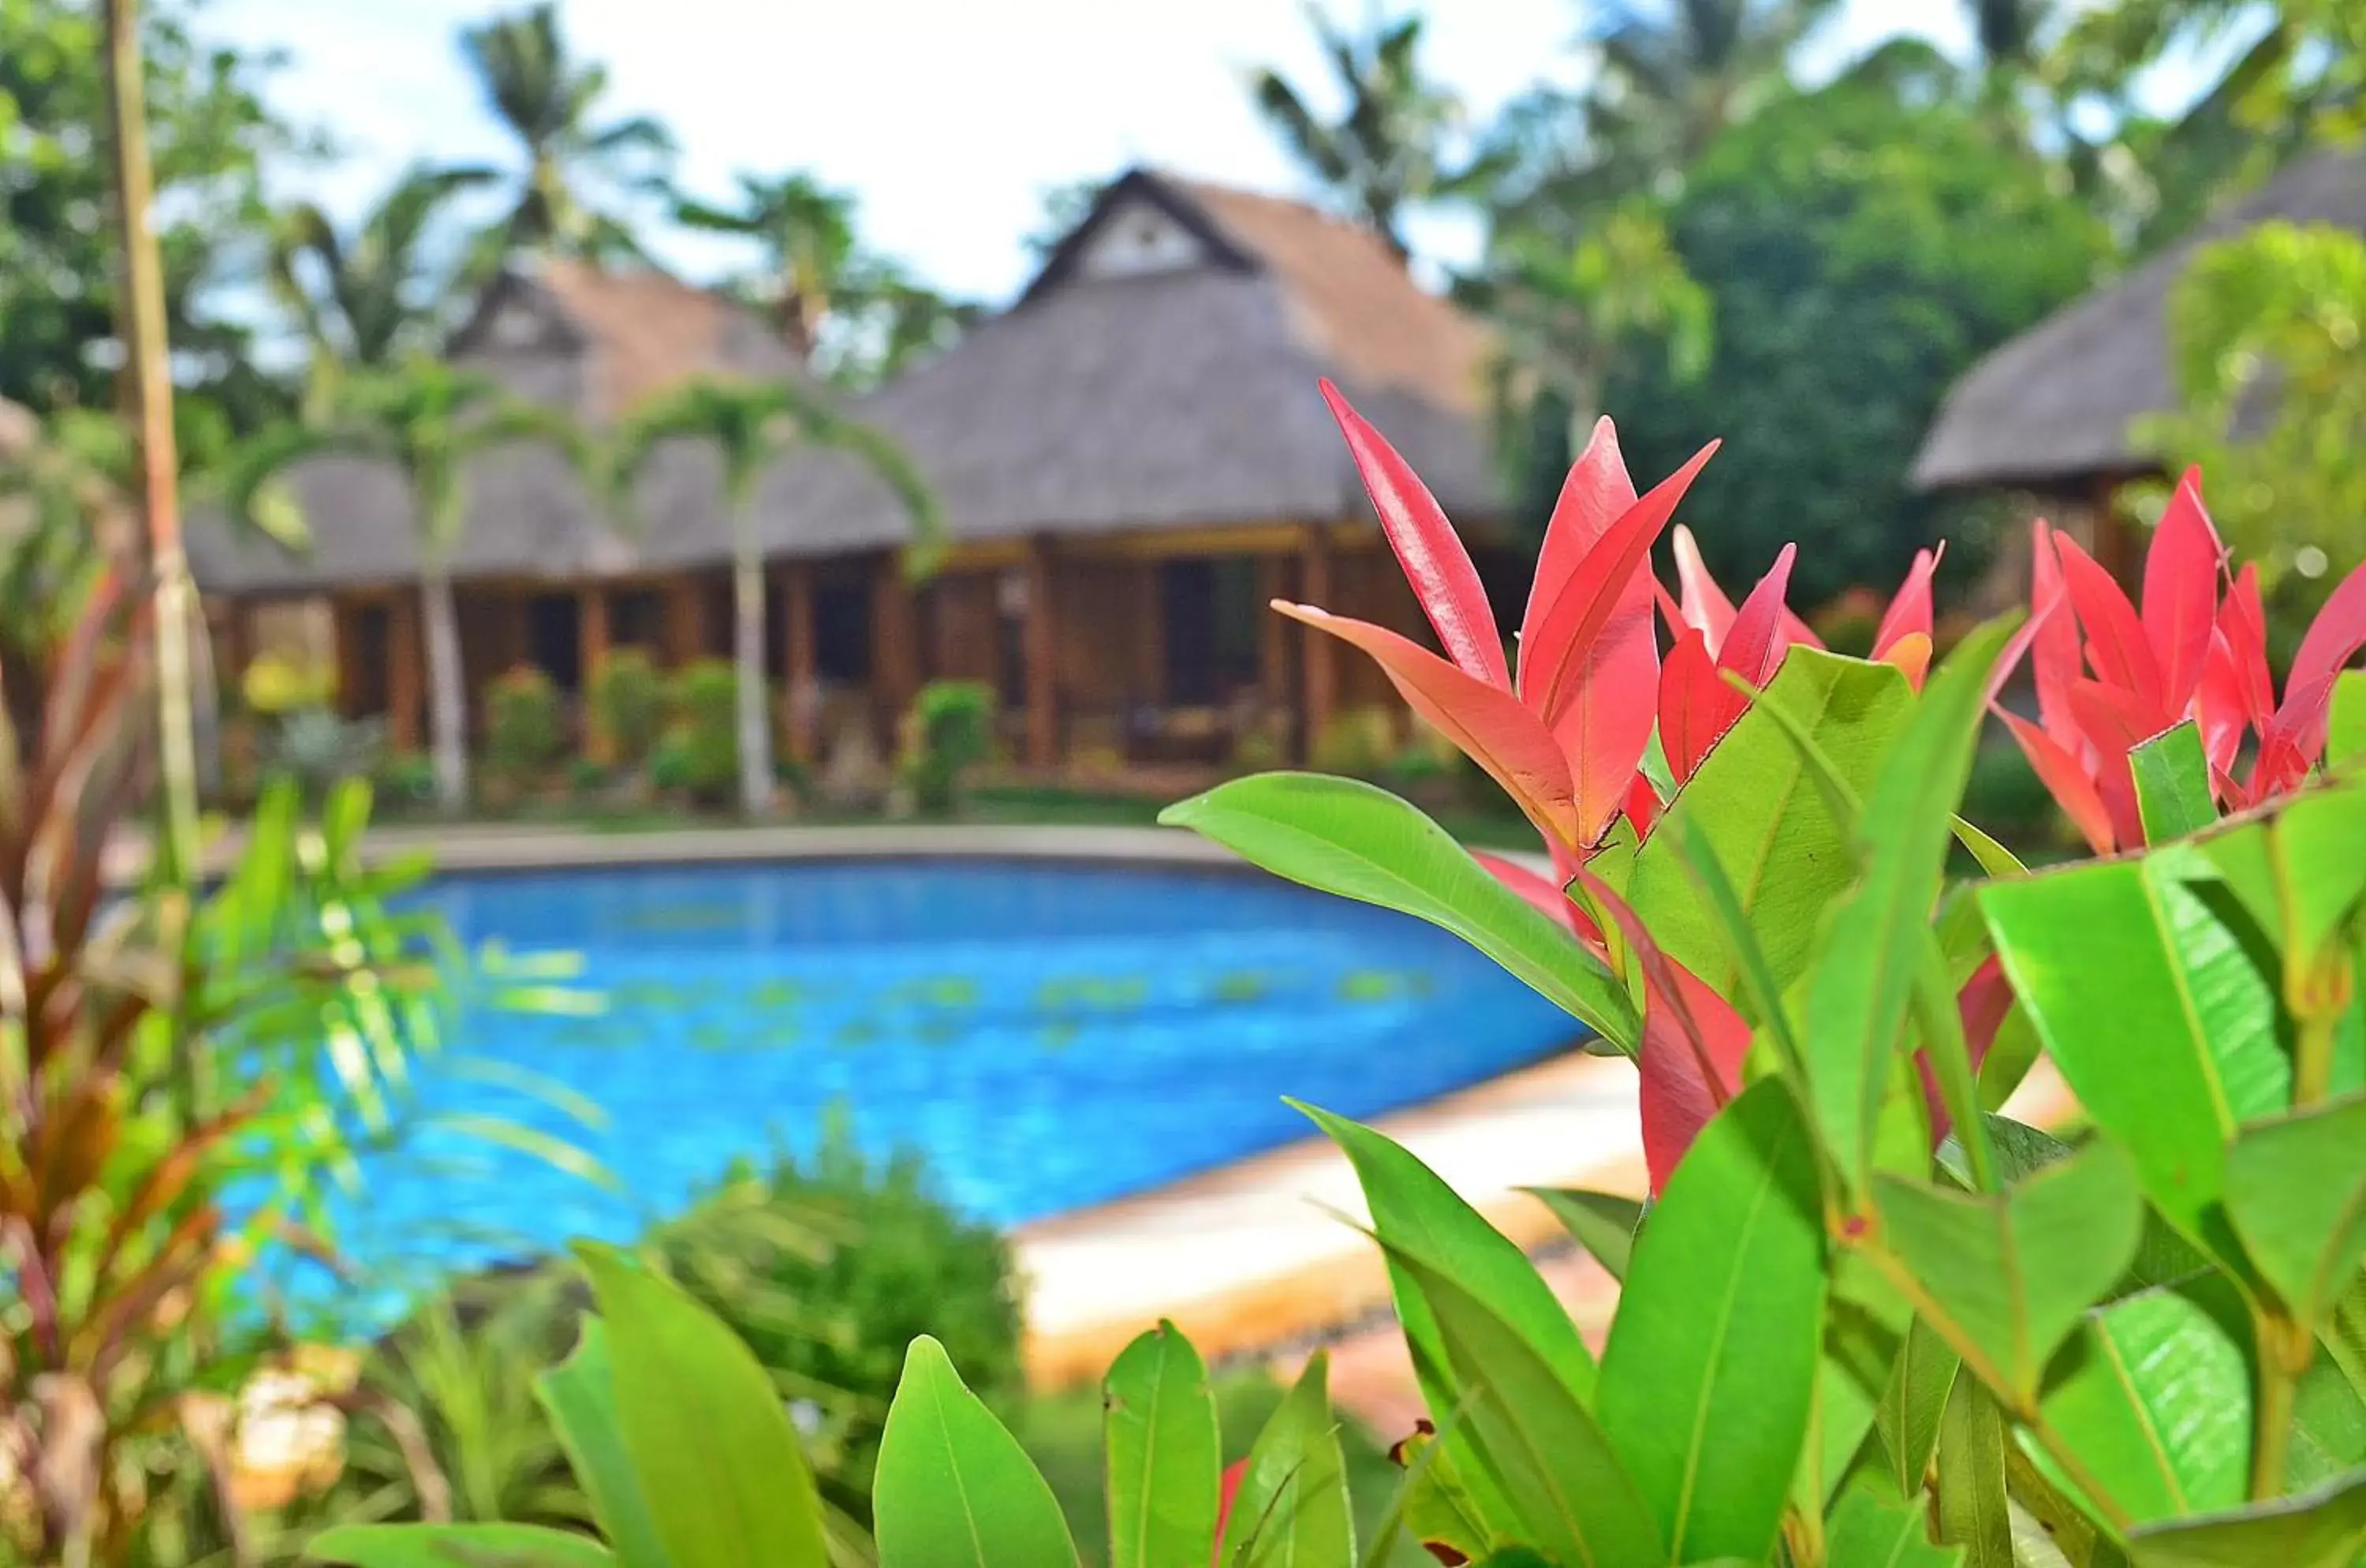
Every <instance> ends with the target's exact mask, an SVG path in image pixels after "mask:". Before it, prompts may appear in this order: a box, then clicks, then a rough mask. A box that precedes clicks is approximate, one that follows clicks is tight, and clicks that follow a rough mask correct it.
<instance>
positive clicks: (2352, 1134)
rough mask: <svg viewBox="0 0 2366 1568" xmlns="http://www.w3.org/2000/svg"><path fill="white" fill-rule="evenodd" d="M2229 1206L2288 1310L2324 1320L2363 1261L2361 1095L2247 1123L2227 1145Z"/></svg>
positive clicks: (2365, 1167)
mask: <svg viewBox="0 0 2366 1568" xmlns="http://www.w3.org/2000/svg"><path fill="white" fill-rule="evenodd" d="M2226 1213H2227V1217H2228V1218H2229V1219H2231V1220H2232V1221H2233V1222H2234V1224H2235V1230H2236V1234H2237V1235H2240V1236H2241V1237H2242V1238H2243V1245H2244V1247H2246V1248H2247V1249H2248V1251H2249V1253H2250V1258H2251V1262H2252V1264H2253V1266H2254V1267H2256V1268H2257V1269H2259V1273H2260V1275H2261V1276H2262V1277H2263V1278H2265V1279H2266V1280H2267V1281H2268V1283H2269V1284H2270V1285H2272V1286H2273V1287H2275V1292H2276V1294H2278V1295H2279V1296H2282V1298H2283V1300H2284V1302H2285V1304H2287V1305H2288V1306H2290V1307H2291V1308H2292V1309H2293V1314H2294V1315H2295V1316H2297V1317H2298V1318H2299V1319H2300V1320H2301V1321H2302V1322H2303V1323H2304V1324H2306V1325H2309V1326H2310V1327H2312V1328H2313V1327H2315V1325H2318V1324H2320V1323H2322V1322H2324V1321H2325V1319H2326V1316H2327V1314H2329V1313H2331V1312H2332V1310H2333V1303H2335V1302H2336V1301H2337V1300H2338V1299H2339V1298H2340V1295H2341V1292H2343V1291H2344V1290H2346V1289H2348V1288H2349V1281H2350V1280H2352V1279H2353V1278H2355V1277H2356V1275H2357V1273H2358V1267H2359V1264H2360V1262H2361V1261H2366V1095H2354V1096H2351V1097H2350V1098H2349V1099H2347V1100H2337V1101H2335V1102H2334V1103H2332V1104H2329V1105H2320V1106H2315V1107H2312V1108H2311V1109H2309V1110H2307V1111H2293V1112H2289V1113H2287V1114H2285V1115H2283V1116H2280V1117H2276V1118H2273V1119H2271V1120H2269V1121H2265V1122H2253V1123H2251V1124H2250V1125H2248V1126H2247V1127H2245V1128H2244V1129H2243V1131H2242V1134H2241V1135H2240V1136H2239V1137H2237V1138H2236V1140H2235V1146H2234V1147H2233V1148H2232V1149H2230V1150H2228V1151H2227V1154H2226Z"/></svg>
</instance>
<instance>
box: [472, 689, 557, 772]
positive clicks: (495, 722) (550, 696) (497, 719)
mask: <svg viewBox="0 0 2366 1568" xmlns="http://www.w3.org/2000/svg"><path fill="white" fill-rule="evenodd" d="M566 750H567V715H566V712H565V709H564V707H563V706H562V705H561V703H560V701H559V696H558V687H557V686H555V685H553V684H551V681H550V677H549V676H547V675H546V674H544V673H543V672H542V671H539V670H537V669H535V668H534V667H533V666H532V665H530V664H522V665H520V666H518V667H517V668H516V669H514V670H512V671H508V672H507V673H506V674H503V675H501V676H498V677H496V678H495V679H494V681H493V682H492V683H491V684H490V685H489V686H487V687H486V688H485V753H486V761H487V762H488V763H490V770H489V771H490V773H492V774H493V775H494V777H495V778H496V779H497V780H498V781H500V783H501V784H503V785H504V786H506V787H507V788H509V789H512V790H517V791H525V790H531V789H533V788H534V787H535V786H536V785H537V784H541V783H542V782H543V781H544V780H545V779H546V778H547V777H548V776H549V774H550V770H551V769H552V768H553V767H554V766H556V765H557V764H558V759H559V757H560V755H561V754H562V753H564V752H565V751H566Z"/></svg>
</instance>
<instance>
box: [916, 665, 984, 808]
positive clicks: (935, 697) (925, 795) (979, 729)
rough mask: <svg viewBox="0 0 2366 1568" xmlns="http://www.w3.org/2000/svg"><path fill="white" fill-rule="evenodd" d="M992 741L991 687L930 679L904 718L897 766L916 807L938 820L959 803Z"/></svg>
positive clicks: (979, 682) (980, 683)
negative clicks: (973, 770) (964, 783)
mask: <svg viewBox="0 0 2366 1568" xmlns="http://www.w3.org/2000/svg"><path fill="white" fill-rule="evenodd" d="M993 742H994V689H993V688H992V687H990V686H988V685H986V683H985V682H982V681H931V682H929V683H928V684H927V685H925V686H923V687H921V688H920V692H919V694H918V696H916V697H914V698H913V699H912V711H911V712H910V713H908V714H907V715H905V716H904V722H903V736H902V745H901V750H900V754H899V755H898V757H897V759H896V766H897V769H898V771H899V772H900V773H902V775H903V780H904V784H905V785H906V787H907V788H908V789H910V790H911V792H912V797H913V801H914V803H915V804H916V805H917V806H918V807H919V808H920V809H921V810H922V811H924V812H927V813H929V814H930V815H931V816H942V815H944V814H946V813H948V812H950V811H952V810H953V809H954V808H955V807H957V806H959V805H960V803H961V797H962V789H963V780H964V779H965V778H966V777H967V776H968V774H969V773H970V771H971V770H972V769H974V768H975V767H976V766H977V765H978V763H980V762H982V761H985V760H986V754H987V752H988V751H989V750H991V749H992V746H993Z"/></svg>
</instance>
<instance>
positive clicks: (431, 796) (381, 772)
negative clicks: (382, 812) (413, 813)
mask: <svg viewBox="0 0 2366 1568" xmlns="http://www.w3.org/2000/svg"><path fill="white" fill-rule="evenodd" d="M377 787H378V794H379V795H380V796H381V797H382V798H383V799H384V800H385V801H386V802H387V804H388V805H389V806H394V807H423V806H430V805H433V804H434V800H435V761H434V758H432V757H429V756H426V755H424V754H423V753H421V752H418V751H389V752H388V753H386V754H385V755H384V756H383V757H381V758H379V760H378V766H377Z"/></svg>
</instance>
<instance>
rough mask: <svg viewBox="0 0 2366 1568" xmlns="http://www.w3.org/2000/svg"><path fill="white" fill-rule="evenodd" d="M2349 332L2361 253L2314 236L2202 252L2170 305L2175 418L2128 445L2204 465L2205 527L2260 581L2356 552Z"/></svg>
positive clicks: (2319, 569) (2364, 429) (2359, 397)
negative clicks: (2210, 520)
mask: <svg viewBox="0 0 2366 1568" xmlns="http://www.w3.org/2000/svg"><path fill="white" fill-rule="evenodd" d="M2361 330H2366V241H2361V240H2360V238H2359V237H2358V236H2357V235H2356V234H2354V233H2352V232H2350V231H2348V230H2346V229H2337V228H2334V227H2332V226H2330V225H2327V224H2315V225H2311V226H2309V227H2306V228H2302V227H2296V226H2294V225H2293V224H2290V223H2264V224H2261V225H2259V227H2258V228H2255V229H2252V230H2249V231H2246V232H2245V233H2243V234H2241V235H2240V236H2238V237H2236V238H2234V239H2229V240H2222V241H2219V242H2218V243H2215V244H2212V245H2209V246H2206V247H2204V248H2203V250H2202V252H2201V253H2200V254H2197V255H2196V256H2195V257H2194V258H2193V260H2192V262H2191V264H2190V265H2188V267H2187V269H2186V270H2185V272H2184V274H2183V276H2181V277H2180V280H2179V282H2178V286H2177V290H2176V292H2175V294H2174V295H2173V296H2172V298H2171V299H2170V303H2169V333H2170V338H2171V342H2172V344H2173V346H2174V358H2173V363H2174V365H2175V368H2176V373H2177V383H2178V392H2179V397H2180V406H2179V408H2178V409H2177V410H2176V411H2175V412H2173V413H2170V414H2169V415H2165V416H2162V417H2159V418H2157V419H2154V420H2151V421H2148V422H2146V427H2145V429H2144V431H2143V432H2142V434H2143V436H2144V438H2145V439H2146V441H2147V442H2149V443H2150V444H2152V445H2153V446H2157V447H2158V449H2159V450H2160V451H2161V452H2162V453H2163V455H2164V456H2165V457H2168V458H2169V461H2170V463H2171V464H2172V465H2174V466H2176V467H2180V468H2181V467H2183V466H2184V465H2186V464H2188V463H2199V464H2202V465H2203V467H2204V468H2205V470H2206V471H2207V472H2208V473H2209V475H2210V479H2211V494H2212V496H2213V498H2214V505H2213V507H2212V513H2213V515H2214V520H2215V521H2216V522H2217V524H2218V525H2219V526H2220V528H2221V529H2222V530H2224V532H2225V536H2226V537H2227V540H2228V542H2229V543H2230V544H2232V545H2233V546H2234V547H2236V549H2237V550H2238V551H2240V552H2241V553H2243V554H2245V555H2247V556H2249V557H2251V558H2255V559H2257V560H2258V561H2259V563H2260V569H2261V570H2262V571H2263V572H2264V573H2266V575H2267V576H2268V577H2269V578H2270V581H2273V580H2275V579H2276V578H2278V577H2280V576H2281V575H2282V574H2283V573H2285V572H2287V571H2292V570H2297V571H2298V572H2299V574H2300V575H2301V576H2303V577H2304V578H2315V577H2319V576H2322V575H2323V574H2324V573H2325V571H2326V569H2327V562H2328V560H2329V561H2331V562H2332V563H2334V564H2336V565H2346V564H2347V563H2348V562H2350V561H2353V560H2355V559H2357V558H2358V555H2359V552H2360V549H2361V548H2366V530H2361V525H2360V521H2359V520H2360V518H2361V517H2366V457H2360V452H2361V451H2366V369H2361V368H2360V355H2359V336H2360V332H2361ZM2319 592H2321V590H2319Z"/></svg>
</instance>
